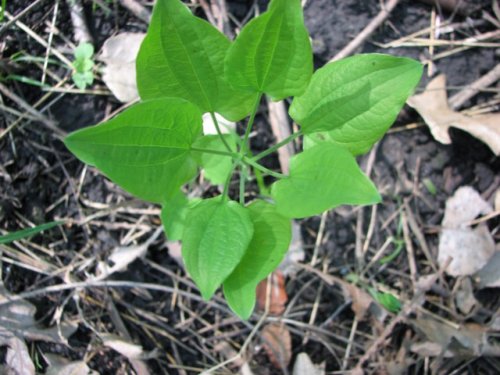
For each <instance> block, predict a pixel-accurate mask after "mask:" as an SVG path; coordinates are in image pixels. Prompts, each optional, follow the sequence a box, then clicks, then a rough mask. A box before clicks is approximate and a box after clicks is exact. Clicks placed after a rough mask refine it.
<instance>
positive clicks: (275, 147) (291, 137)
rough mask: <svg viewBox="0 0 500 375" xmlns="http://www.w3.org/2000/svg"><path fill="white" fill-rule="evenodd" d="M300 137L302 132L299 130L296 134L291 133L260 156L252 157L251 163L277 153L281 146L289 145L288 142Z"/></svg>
mask: <svg viewBox="0 0 500 375" xmlns="http://www.w3.org/2000/svg"><path fill="white" fill-rule="evenodd" d="M301 135H302V131H301V130H299V131H298V132H296V133H293V134H292V135H291V136H289V137H287V138H285V139H283V140H282V141H281V142H279V143H276V144H275V145H274V146H273V147H270V148H268V149H267V150H265V151H262V152H261V153H260V154H257V155H256V156H254V157H253V158H252V160H253V161H258V160H260V159H262V158H264V157H266V156H267V155H270V154H272V153H273V152H275V151H277V150H278V149H280V148H281V147H283V146H286V145H287V144H289V143H290V142H292V141H294V140H295V139H297V138H298V137H300V136H301Z"/></svg>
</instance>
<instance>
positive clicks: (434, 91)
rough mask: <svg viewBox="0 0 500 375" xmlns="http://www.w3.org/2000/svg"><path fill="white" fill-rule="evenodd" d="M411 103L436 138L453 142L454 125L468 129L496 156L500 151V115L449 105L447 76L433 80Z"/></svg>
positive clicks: (447, 142) (413, 97)
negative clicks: (472, 113) (451, 130)
mask: <svg viewBox="0 0 500 375" xmlns="http://www.w3.org/2000/svg"><path fill="white" fill-rule="evenodd" d="M408 104H409V105H410V106H412V107H413V108H415V110H416V111H417V112H418V113H419V114H420V116H422V118H423V119H424V121H425V122H426V124H427V125H428V126H429V128H430V130H431V133H432V135H433V136H434V138H435V139H436V140H437V141H439V142H441V143H443V144H450V143H451V138H450V135H449V133H448V130H449V128H450V127H454V128H457V129H461V130H464V131H466V132H468V133H469V134H471V135H472V136H474V137H476V138H478V139H480V140H481V141H483V142H484V143H486V144H487V145H488V146H489V147H490V149H491V150H492V151H493V152H494V153H495V155H499V154H500V125H499V124H500V114H498V113H491V114H485V115H475V116H466V115H463V114H461V113H460V112H455V111H453V110H452V109H451V108H450V106H449V105H448V97H447V94H446V76H445V75H444V74H441V75H439V76H437V77H436V78H434V79H433V80H432V81H430V82H429V84H428V85H427V87H426V89H425V91H424V92H423V93H422V94H418V95H414V96H412V97H411V98H410V99H409V100H408Z"/></svg>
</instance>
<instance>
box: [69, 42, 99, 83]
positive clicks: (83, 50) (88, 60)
mask: <svg viewBox="0 0 500 375" xmlns="http://www.w3.org/2000/svg"><path fill="white" fill-rule="evenodd" d="M74 56H75V60H74V61H73V69H74V71H73V75H72V78H73V82H74V83H75V85H76V87H78V88H79V89H80V90H85V89H86V88H87V86H90V85H92V83H93V82H94V71H93V69H94V60H93V59H92V58H93V56H94V46H93V45H92V44H90V43H80V44H79V45H78V47H76V49H75V52H74Z"/></svg>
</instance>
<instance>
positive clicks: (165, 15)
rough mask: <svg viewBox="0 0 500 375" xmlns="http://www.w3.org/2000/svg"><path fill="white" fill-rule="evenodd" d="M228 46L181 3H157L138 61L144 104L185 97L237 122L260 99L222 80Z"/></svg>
mask: <svg viewBox="0 0 500 375" xmlns="http://www.w3.org/2000/svg"><path fill="white" fill-rule="evenodd" d="M230 44H231V43H230V41H229V40H228V39H227V38H226V37H225V36H224V34H222V33H221V32H220V31H219V30H217V29H216V28H215V27H213V26H212V25H210V24H209V23H208V22H206V21H205V20H202V19H201V18H198V17H195V16H193V15H192V14H191V11H190V10H189V9H188V8H187V7H186V6H185V5H184V4H183V3H182V2H181V1H179V0H159V1H157V2H156V6H155V8H154V11H153V16H152V19H151V24H150V25H149V29H148V33H147V35H146V38H145V39H144V42H143V43H142V45H141V49H140V51H139V55H138V57H137V65H136V66H137V85H138V89H139V95H140V96H141V98H142V99H143V100H146V99H154V98H161V97H165V96H170V97H180V98H184V99H186V100H188V101H190V102H191V103H193V104H195V105H197V106H198V107H199V108H200V110H201V111H202V112H218V113H220V114H221V115H223V116H224V117H226V118H228V119H230V120H232V121H238V120H241V119H242V118H244V117H245V116H246V115H248V114H249V113H250V111H251V109H252V108H253V105H254V103H255V98H256V95H255V94H252V93H248V92H244V91H241V90H235V89H233V88H232V87H230V86H229V85H228V83H227V82H226V80H225V77H224V58H225V56H226V52H227V50H228V48H229V46H230Z"/></svg>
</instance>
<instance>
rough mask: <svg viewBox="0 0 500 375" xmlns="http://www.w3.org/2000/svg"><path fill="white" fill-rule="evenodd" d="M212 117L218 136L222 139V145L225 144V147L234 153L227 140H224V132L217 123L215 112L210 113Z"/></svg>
mask: <svg viewBox="0 0 500 375" xmlns="http://www.w3.org/2000/svg"><path fill="white" fill-rule="evenodd" d="M210 117H212V121H213V123H214V125H215V130H217V134H218V135H219V137H220V139H221V140H222V143H224V146H225V147H226V149H227V150H228V151H229V152H232V151H233V150H231V146H229V143H227V141H226V139H225V138H224V135H223V134H222V131H221V129H220V126H219V121H217V117H216V116H215V113H214V112H210Z"/></svg>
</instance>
